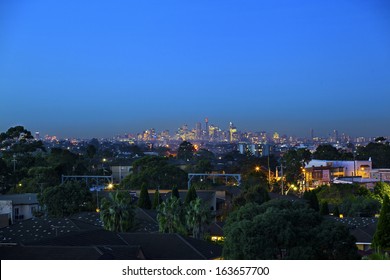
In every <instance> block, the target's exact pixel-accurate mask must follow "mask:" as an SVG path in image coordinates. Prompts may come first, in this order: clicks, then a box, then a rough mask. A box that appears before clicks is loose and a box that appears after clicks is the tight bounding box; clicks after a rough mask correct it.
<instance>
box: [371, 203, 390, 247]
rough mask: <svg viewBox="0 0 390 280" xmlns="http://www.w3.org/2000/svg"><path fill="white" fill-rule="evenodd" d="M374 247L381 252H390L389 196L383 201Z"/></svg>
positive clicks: (373, 242)
mask: <svg viewBox="0 0 390 280" xmlns="http://www.w3.org/2000/svg"><path fill="white" fill-rule="evenodd" d="M372 245H373V247H374V248H376V249H379V250H387V251H388V250H390V201H389V197H388V196H387V195H386V196H385V197H384V199H383V205H382V209H381V212H380V216H379V221H378V225H377V228H376V231H375V235H374V239H373V241H372Z"/></svg>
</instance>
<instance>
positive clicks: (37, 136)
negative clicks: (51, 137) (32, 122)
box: [35, 131, 41, 140]
mask: <svg viewBox="0 0 390 280" xmlns="http://www.w3.org/2000/svg"><path fill="white" fill-rule="evenodd" d="M35 140H41V137H40V136H39V131H37V132H35Z"/></svg>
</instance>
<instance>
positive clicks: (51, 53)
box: [0, 0, 390, 138]
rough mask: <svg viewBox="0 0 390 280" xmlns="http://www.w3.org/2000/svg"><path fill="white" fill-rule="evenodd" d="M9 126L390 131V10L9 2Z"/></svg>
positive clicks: (1, 29) (4, 15)
mask: <svg viewBox="0 0 390 280" xmlns="http://www.w3.org/2000/svg"><path fill="white" fill-rule="evenodd" d="M0 14H1V20H0V39H1V41H2V42H3V43H2V44H1V46H0V61H2V63H0V93H1V95H0V96H1V101H0V131H6V130H7V129H8V128H9V127H12V126H15V125H23V126H25V127H26V128H27V129H28V130H31V131H40V132H41V133H42V134H52V135H58V136H59V137H61V138H71V137H77V138H92V137H98V138H101V137H112V136H113V135H117V134H123V133H137V132H142V131H144V130H146V129H150V128H155V129H156V130H158V131H162V130H164V129H168V130H170V132H171V133H174V131H175V130H176V129H177V128H178V127H180V126H181V125H183V124H187V125H188V126H189V127H191V128H192V127H195V125H196V123H197V122H202V125H203V122H204V118H205V117H208V118H209V120H210V124H215V125H218V126H220V127H221V128H222V129H227V128H228V126H229V122H233V123H234V124H235V125H236V126H237V128H238V129H239V130H240V131H267V132H274V131H277V132H279V133H280V134H287V135H294V136H297V137H308V136H310V129H314V132H315V135H318V136H327V135H328V134H329V133H331V132H332V131H333V130H334V129H337V130H338V131H340V132H344V133H346V134H348V135H350V136H353V137H358V136H366V137H367V136H381V135H390V131H389V128H388V123H389V122H390V117H389V115H388V104H390V82H389V77H390V29H389V28H388V26H390V5H389V4H388V3H387V2H386V1H383V0H374V1H369V2H367V1H354V2H353V3H352V2H340V1H335V0H332V1H326V2H322V1H321V2H316V3H313V1H304V0H302V1H294V3H291V2H290V3H289V2H288V1H272V2H271V3H263V2H259V1H247V2H245V5H244V4H242V3H236V2H234V1H214V2H210V1H196V2H195V3H183V2H182V1H169V2H164V3H162V2H161V1H147V2H143V3H138V2H134V1H114V2H113V3H111V2H110V4H109V5H107V3H106V2H105V1H94V5H93V6H92V5H90V4H88V3H79V1H66V3H65V2H59V1H55V2H53V1H47V0H42V1H34V2H27V1H22V2H18V3H16V2H12V1H10V2H3V3H1V4H0Z"/></svg>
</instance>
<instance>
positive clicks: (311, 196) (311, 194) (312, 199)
mask: <svg viewBox="0 0 390 280" xmlns="http://www.w3.org/2000/svg"><path fill="white" fill-rule="evenodd" d="M303 199H305V200H306V201H307V203H308V204H309V206H310V208H312V209H314V210H315V211H317V212H318V211H319V210H320V205H319V203H318V198H317V195H316V193H315V191H307V192H305V193H304V194H303Z"/></svg>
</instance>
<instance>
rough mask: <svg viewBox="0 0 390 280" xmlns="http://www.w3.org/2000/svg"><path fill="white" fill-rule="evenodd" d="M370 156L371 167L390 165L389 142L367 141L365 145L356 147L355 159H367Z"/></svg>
mask: <svg viewBox="0 0 390 280" xmlns="http://www.w3.org/2000/svg"><path fill="white" fill-rule="evenodd" d="M369 158H371V160H372V167H373V168H387V167H389V166H390V144H389V142H385V143H382V142H376V143H369V144H368V145H367V146H365V147H358V148H357V153H356V159H358V160H368V159H369Z"/></svg>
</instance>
